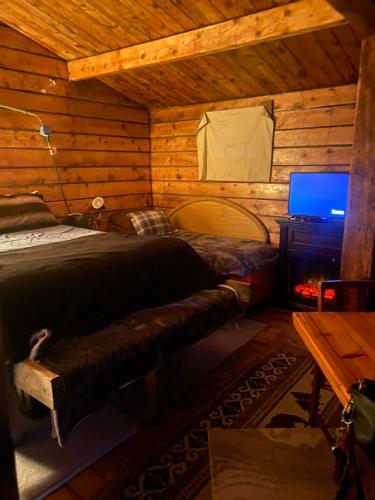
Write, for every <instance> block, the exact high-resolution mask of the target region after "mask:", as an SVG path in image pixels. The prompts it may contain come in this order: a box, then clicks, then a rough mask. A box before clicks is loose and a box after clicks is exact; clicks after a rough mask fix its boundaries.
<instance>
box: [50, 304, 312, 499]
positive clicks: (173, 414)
mask: <svg viewBox="0 0 375 500" xmlns="http://www.w3.org/2000/svg"><path fill="white" fill-rule="evenodd" d="M248 316H249V317H250V318H252V319H255V320H257V321H261V322H263V323H265V324H266V325H267V326H266V328H264V329H263V330H262V331H261V332H260V333H259V334H258V335H257V336H256V337H255V339H253V340H251V341H250V342H249V343H248V344H246V345H245V346H243V347H242V348H241V349H239V350H238V351H236V352H235V353H234V354H233V355H232V356H230V357H229V358H227V359H226V360H225V361H224V362H223V363H222V364H221V365H220V366H219V367H218V368H216V369H215V370H213V371H212V372H211V373H210V374H209V375H208V376H207V377H206V378H205V380H202V381H201V382H200V383H199V384H198V385H197V386H196V387H195V388H194V393H193V394H192V401H191V404H189V406H188V407H187V408H186V409H183V410H182V409H178V408H176V407H170V406H169V407H167V408H166V409H165V411H164V412H163V418H162V421H161V422H160V423H158V424H154V423H153V424H146V425H145V427H144V428H143V429H142V430H140V431H139V432H138V433H136V434H134V435H133V436H131V437H130V438H129V439H128V440H127V441H126V442H124V443H122V444H121V445H119V446H118V447H117V448H115V449H114V450H112V451H111V452H110V453H108V454H107V455H106V456H104V457H102V458H101V459H99V460H98V461H97V462H96V463H94V464H92V465H91V466H90V467H88V468H87V469H85V470H84V471H82V472H81V473H79V474H78V475H77V476H76V477H75V478H73V479H72V480H71V481H69V482H68V483H67V484H65V485H64V486H63V487H61V488H60V489H59V490H57V491H56V492H54V493H53V494H51V495H50V496H49V497H48V498H49V499H50V500H82V499H88V498H104V497H105V492H106V490H107V489H108V488H109V486H110V485H113V484H114V483H115V482H116V478H120V477H121V476H122V475H123V474H124V470H128V471H129V472H131V471H132V470H135V469H136V468H137V466H138V465H139V464H140V463H141V462H142V461H143V460H144V459H145V457H147V456H148V455H149V454H150V453H151V452H152V451H153V450H154V449H155V448H156V447H159V446H160V445H161V444H162V443H163V442H164V441H165V440H166V437H167V436H170V435H171V434H172V433H173V432H174V431H177V430H178V429H179V428H181V426H182V425H184V423H185V422H187V421H189V420H190V419H191V417H192V416H193V415H195V414H196V413H197V412H198V411H199V410H200V409H201V407H202V404H203V403H204V402H205V401H207V398H208V397H210V395H211V396H212V394H217V392H218V391H220V388H221V387H222V386H223V385H224V384H227V383H229V382H230V381H231V379H233V378H234V377H236V376H237V375H239V374H240V373H242V372H243V371H244V368H245V367H246V366H247V365H249V364H250V363H251V362H253V361H255V360H256V359H257V358H258V357H259V355H261V354H265V353H266V352H267V351H269V349H270V346H272V349H274V348H276V349H277V348H278V347H284V348H288V346H289V348H290V346H291V345H292V346H293V347H294V348H300V349H305V347H304V345H303V344H302V342H301V340H300V339H299V337H298V335H297V333H296V332H295V330H294V328H293V326H292V323H291V313H290V312H288V311H285V310H281V309H276V308H273V307H266V306H263V307H259V308H257V309H255V310H252V311H251V312H250V313H249V314H248ZM57 452H58V451H57Z"/></svg>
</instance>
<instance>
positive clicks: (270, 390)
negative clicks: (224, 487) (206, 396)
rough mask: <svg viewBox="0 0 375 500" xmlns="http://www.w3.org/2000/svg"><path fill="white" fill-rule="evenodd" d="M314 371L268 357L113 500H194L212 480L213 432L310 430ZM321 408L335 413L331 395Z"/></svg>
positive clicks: (305, 363)
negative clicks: (209, 434)
mask: <svg viewBox="0 0 375 500" xmlns="http://www.w3.org/2000/svg"><path fill="white" fill-rule="evenodd" d="M312 367H313V361H312V359H311V358H310V357H308V356H307V355H306V354H303V353H291V352H270V353H268V354H267V355H265V356H264V357H263V358H261V359H259V360H258V361H257V362H256V363H254V364H253V365H252V366H251V367H250V368H249V370H248V371H247V372H246V373H245V374H244V375H242V376H241V377H240V378H239V379H237V380H235V381H234V382H233V383H231V385H230V386H228V387H226V388H225V389H224V390H223V392H222V393H221V394H220V396H218V397H217V398H216V399H215V400H212V401H210V403H209V404H208V405H207V406H206V407H205V408H203V409H202V411H201V413H200V414H199V415H198V416H197V417H196V418H194V420H192V421H191V422H190V423H189V424H188V425H187V426H185V428H184V429H182V430H181V431H180V432H179V433H178V434H176V435H174V436H172V437H171V439H170V440H169V441H168V442H167V443H165V445H164V446H163V448H162V449H159V450H157V451H156V453H155V454H154V455H153V457H152V458H151V459H148V461H147V462H145V463H143V464H142V466H141V467H140V468H139V470H138V472H137V474H136V475H134V476H133V477H132V478H124V480H123V481H122V483H121V485H120V486H117V487H116V488H115V490H114V491H111V493H110V498H114V499H116V500H120V499H125V498H126V499H147V500H151V499H154V498H160V499H176V500H182V499H184V500H189V499H193V498H196V497H197V495H198V494H200V492H201V490H202V489H203V488H205V487H206V486H207V483H208V482H209V479H210V469H209V456H208V437H207V431H208V430H209V429H214V428H222V429H227V428H233V427H237V428H238V427H241V428H254V427H299V426H302V427H306V426H307V416H308V415H307V409H308V407H309V398H310V392H311V380H312V374H311V371H312ZM321 406H322V409H323V410H324V412H325V414H326V417H327V418H331V416H332V415H334V414H335V413H337V409H338V403H337V400H336V398H335V396H334V395H333V393H332V392H331V391H329V390H326V391H323V394H322V398H321ZM203 497H205V496H204V495H203V496H199V498H203ZM108 498H109V497H108Z"/></svg>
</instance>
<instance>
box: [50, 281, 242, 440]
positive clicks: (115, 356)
mask: <svg viewBox="0 0 375 500" xmlns="http://www.w3.org/2000/svg"><path fill="white" fill-rule="evenodd" d="M240 312H241V310H240V308H239V306H238V302H237V299H236V297H235V295H234V294H233V292H232V291H230V290H228V289H224V288H219V289H213V290H202V291H199V292H197V293H195V294H193V295H191V296H189V297H187V298H185V299H182V300H180V301H177V302H174V303H171V304H167V305H164V306H161V307H156V308H150V309H143V310H141V311H137V312H134V313H132V314H129V315H127V316H126V317H124V318H123V319H121V320H118V321H116V322H114V323H112V324H111V325H109V326H108V327H106V328H104V329H102V330H100V331H97V332H95V333H93V334H91V335H88V336H84V337H70V338H68V337H67V338H64V339H62V340H60V341H58V342H57V343H56V344H54V345H53V346H51V348H50V349H49V350H48V351H47V352H46V353H45V354H44V356H43V358H42V359H41V362H42V364H43V365H44V366H45V367H47V368H49V369H50V370H52V371H54V372H55V373H57V374H59V375H60V376H61V377H62V379H63V381H64V394H63V397H62V404H61V406H60V407H59V408H58V409H57V410H56V412H55V424H57V427H58V430H59V434H60V441H62V440H63V437H64V435H65V434H66V432H67V431H68V430H69V429H71V428H72V426H74V425H75V424H76V423H77V422H78V421H79V420H81V419H82V418H84V417H85V416H87V415H88V414H90V413H92V412H93V411H94V410H96V409H97V408H100V407H102V406H103V405H105V404H106V403H107V402H108V401H109V400H110V398H111V396H112V395H113V394H114V392H115V391H116V390H117V389H118V388H119V387H121V386H122V385H124V384H126V383H128V382H130V381H132V380H135V379H137V378H139V377H140V376H143V375H145V374H146V373H147V372H148V371H150V370H153V369H154V368H156V367H158V366H160V365H161V364H162V363H163V361H164V360H165V359H167V358H168V357H169V356H170V355H172V354H173V353H174V352H176V351H178V350H179V349H181V348H183V347H187V346H189V345H191V344H193V343H194V342H195V341H197V340H199V339H200V338H203V337H204V336H206V335H208V334H209V333H211V332H212V331H213V330H215V329H217V328H218V327H220V326H221V325H223V324H224V323H225V322H226V321H228V320H230V319H233V318H234V317H236V316H238V315H239V314H240Z"/></svg>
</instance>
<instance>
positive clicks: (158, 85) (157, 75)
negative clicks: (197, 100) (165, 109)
mask: <svg viewBox="0 0 375 500" xmlns="http://www.w3.org/2000/svg"><path fill="white" fill-rule="evenodd" d="M134 76H135V78H137V79H138V78H139V79H141V81H142V82H144V85H149V86H151V88H152V89H155V90H156V92H157V93H158V94H159V95H161V96H162V97H163V98H164V99H167V101H168V100H169V103H170V104H171V105H173V104H176V103H179V102H183V103H186V102H189V99H187V95H186V94H181V91H179V90H177V89H176V86H175V81H174V80H172V81H170V80H169V79H168V77H167V73H166V72H165V71H164V70H158V68H153V69H152V70H150V69H148V68H144V69H143V70H138V71H134ZM169 103H168V105H169ZM172 103H173V104H172Z"/></svg>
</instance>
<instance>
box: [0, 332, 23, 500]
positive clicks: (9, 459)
mask: <svg viewBox="0 0 375 500" xmlns="http://www.w3.org/2000/svg"><path fill="white" fill-rule="evenodd" d="M6 387H7V380H6V373H5V354H4V342H3V328H2V324H1V322H0V492H1V493H0V495H1V498H6V499H7V500H15V499H18V498H19V497H18V489H17V480H16V468H15V463H14V452H13V443H12V438H11V435H10V429H9V420H8V405H7V393H6Z"/></svg>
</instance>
